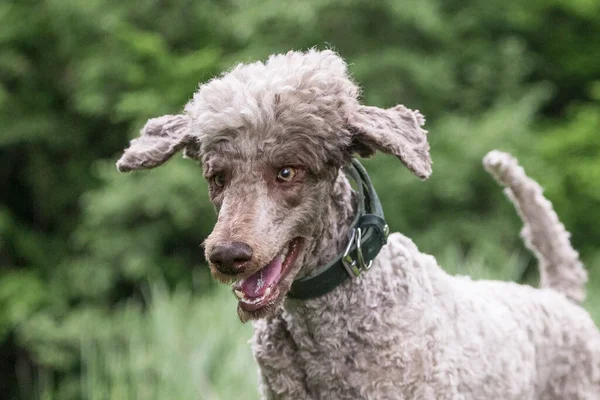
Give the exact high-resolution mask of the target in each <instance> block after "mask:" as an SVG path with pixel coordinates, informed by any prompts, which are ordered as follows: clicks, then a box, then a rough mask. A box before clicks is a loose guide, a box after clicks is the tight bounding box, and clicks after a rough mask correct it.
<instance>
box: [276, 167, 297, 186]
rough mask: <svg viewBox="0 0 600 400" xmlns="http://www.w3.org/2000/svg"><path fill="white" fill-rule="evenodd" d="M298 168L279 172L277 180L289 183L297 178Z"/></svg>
mask: <svg viewBox="0 0 600 400" xmlns="http://www.w3.org/2000/svg"><path fill="white" fill-rule="evenodd" d="M296 173H297V171H296V168H292V167H285V168H281V169H280V170H279V173H278V174H277V180H278V181H282V182H289V181H291V180H292V179H294V177H295V176H296Z"/></svg>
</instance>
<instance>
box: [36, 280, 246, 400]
mask: <svg viewBox="0 0 600 400" xmlns="http://www.w3.org/2000/svg"><path fill="white" fill-rule="evenodd" d="M149 296H150V297H151V299H152V300H151V302H150V304H149V306H148V308H147V310H145V311H144V312H143V311H142V310H141V309H140V307H139V304H137V303H135V302H129V303H127V304H125V305H124V306H122V307H119V308H118V309H117V310H115V311H114V313H113V315H112V317H111V324H110V326H108V327H107V329H106V333H105V334H104V335H102V337H99V338H90V336H88V335H86V334H85V333H84V332H82V335H81V336H80V338H79V340H80V342H81V352H82V354H81V359H82V370H83V377H82V380H81V382H80V383H79V385H77V386H76V387H65V386H64V385H62V386H61V387H59V388H53V387H52V384H51V383H50V382H48V379H47V380H46V382H44V380H43V379H42V380H41V382H42V385H41V386H42V387H41V388H40V391H41V392H42V396H41V397H42V398H43V397H46V398H65V397H68V396H70V394H69V393H65V392H66V391H68V390H81V394H82V396H83V398H86V399H89V400H120V399H123V400H129V399H148V400H150V399H156V400H162V399H178V400H186V399H190V400H192V399H195V400H198V399H206V400H208V399H215V400H216V399H235V398H240V399H253V398H258V374H257V368H258V367H257V366H255V364H254V362H253V359H252V353H251V349H250V346H248V343H247V342H248V340H249V339H250V337H251V335H252V328H251V327H250V326H249V325H242V324H240V322H239V320H238V318H237V315H236V313H235V312H232V311H234V310H235V307H236V301H235V299H234V298H233V296H231V292H230V291H229V290H227V289H226V288H224V287H222V288H220V289H219V290H217V291H216V292H214V293H211V294H209V295H204V296H202V297H197V296H194V295H192V294H191V293H190V291H189V290H188V289H185V288H179V289H177V290H175V292H174V293H173V294H169V292H168V289H167V288H166V287H164V285H154V286H152V290H151V291H150V293H149ZM215 327H217V328H218V329H216V328H215Z"/></svg>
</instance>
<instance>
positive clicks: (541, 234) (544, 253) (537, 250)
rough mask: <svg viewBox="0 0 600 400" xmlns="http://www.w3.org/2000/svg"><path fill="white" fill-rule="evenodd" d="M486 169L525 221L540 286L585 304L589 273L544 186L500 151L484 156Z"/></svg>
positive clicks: (508, 155) (525, 236) (529, 246)
mask: <svg viewBox="0 0 600 400" xmlns="http://www.w3.org/2000/svg"><path fill="white" fill-rule="evenodd" d="M483 165H484V167H485V169H486V170H487V171H488V172H489V173H490V174H491V175H492V176H493V177H494V178H495V179H496V181H498V183H500V184H501V185H503V186H505V189H504V193H505V194H506V196H507V197H508V198H509V199H510V200H511V201H512V203H513V204H514V205H515V208H516V209H517V212H518V213H519V216H520V217H521V219H522V220H523V223H524V226H523V230H521V237H522V238H523V240H524V241H525V245H526V246H527V248H529V249H530V250H531V251H533V253H534V254H535V256H536V257H537V259H538V262H539V268H540V286H541V287H547V288H552V289H554V290H556V291H559V292H561V293H563V294H564V295H565V296H567V297H568V298H569V299H571V300H573V301H575V302H577V303H581V302H582V301H583V300H584V299H585V283H586V282H587V272H586V270H585V268H584V267H583V264H582V263H581V261H580V260H579V253H578V252H577V251H575V249H573V247H572V246H571V242H570V240H569V238H570V236H571V235H570V234H569V232H567V230H566V229H565V226H564V225H563V224H562V223H561V222H560V220H559V219H558V216H557V215H556V212H555V211H554V209H553V208H552V203H550V201H548V199H546V198H545V197H544V195H543V194H542V188H541V187H540V185H539V184H538V183H537V182H536V181H534V180H533V179H531V178H529V177H528V176H527V175H525V171H524V170H523V168H522V167H521V166H520V165H519V163H518V162H517V160H516V159H515V158H514V157H512V156H511V155H510V154H508V153H503V152H500V151H497V150H493V151H491V152H489V153H488V154H487V155H486V156H485V157H484V159H483Z"/></svg>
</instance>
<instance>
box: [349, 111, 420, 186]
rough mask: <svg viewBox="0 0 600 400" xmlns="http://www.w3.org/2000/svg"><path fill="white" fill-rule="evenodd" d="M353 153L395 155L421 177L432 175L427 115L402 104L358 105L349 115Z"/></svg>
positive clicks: (365, 155) (363, 155) (364, 155)
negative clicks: (424, 125)
mask: <svg viewBox="0 0 600 400" xmlns="http://www.w3.org/2000/svg"><path fill="white" fill-rule="evenodd" d="M348 123H349V131H350V133H351V134H352V145H351V146H352V148H351V150H352V152H356V153H358V154H359V155H361V156H362V157H368V156H370V155H372V154H374V153H375V151H376V150H379V151H382V152H384V153H388V154H393V155H395V156H396V157H398V158H399V159H400V161H402V162H403V163H404V165H406V166H407V167H408V169H410V170H411V171H412V172H413V173H414V174H415V175H417V176H418V177H419V178H421V179H427V178H429V175H431V156H430V155H429V143H428V142H427V131H426V130H424V129H422V128H421V126H422V125H423V124H424V123H425V118H424V117H423V116H422V115H421V114H420V113H419V112H418V111H412V110H409V109H408V108H406V107H404V106H403V105H397V106H396V107H393V108H388V109H387V110H384V109H382V108H378V107H369V106H359V108H358V110H357V111H356V112H355V113H354V114H353V115H350V116H349V118H348Z"/></svg>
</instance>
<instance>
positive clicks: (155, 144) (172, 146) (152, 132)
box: [117, 114, 193, 172]
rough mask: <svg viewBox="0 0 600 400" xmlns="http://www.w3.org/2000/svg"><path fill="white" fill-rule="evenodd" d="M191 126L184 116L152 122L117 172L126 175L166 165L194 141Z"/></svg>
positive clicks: (124, 156) (172, 116) (168, 116)
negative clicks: (134, 171)
mask: <svg viewBox="0 0 600 400" xmlns="http://www.w3.org/2000/svg"><path fill="white" fill-rule="evenodd" d="M189 125H190V118H189V117H188V116H187V115H182V114H179V115H163V116H162V117H158V118H152V119H150V120H148V122H146V125H145V126H144V127H143V128H142V130H141V131H140V137H138V138H137V139H133V140H132V141H131V143H130V145H129V148H127V149H125V152H124V153H123V155H122V156H121V158H120V159H119V161H117V169H118V170H119V171H121V172H126V171H131V170H135V169H150V168H154V167H158V166H160V165H162V164H164V163H165V162H166V161H167V160H168V159H169V158H171V157H172V156H173V155H174V154H175V153H177V152H178V151H179V150H181V149H182V148H183V147H184V146H186V145H187V144H189V143H190V142H191V141H192V140H193V139H192V137H191V135H190V128H189Z"/></svg>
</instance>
